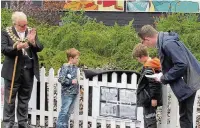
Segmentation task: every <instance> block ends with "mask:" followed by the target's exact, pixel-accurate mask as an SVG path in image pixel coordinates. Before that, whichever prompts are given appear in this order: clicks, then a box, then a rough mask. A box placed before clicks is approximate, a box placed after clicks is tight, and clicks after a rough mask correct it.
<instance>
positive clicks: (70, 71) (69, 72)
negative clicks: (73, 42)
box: [56, 48, 80, 128]
mask: <svg viewBox="0 0 200 128" xmlns="http://www.w3.org/2000/svg"><path fill="white" fill-rule="evenodd" d="M66 54H67V59H68V63H64V64H63V66H62V67H61V70H60V73H59V78H58V82H60V83H61V85H62V90H61V100H62V105H61V110H60V113H59V116H58V120H57V125H56V127H57V128H68V121H69V117H70V114H71V107H72V105H73V103H74V101H75V99H76V96H77V94H78V93H79V84H78V82H77V80H78V79H79V78H77V77H78V67H77V66H76V65H77V64H78V62H79V56H80V52H79V51H78V50H76V49H75V48H71V49H69V50H67V52H66Z"/></svg>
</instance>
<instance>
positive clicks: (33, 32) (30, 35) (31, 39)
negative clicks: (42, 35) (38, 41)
mask: <svg viewBox="0 0 200 128" xmlns="http://www.w3.org/2000/svg"><path fill="white" fill-rule="evenodd" d="M35 36H36V29H35V28H32V29H31V30H30V31H29V32H28V35H27V38H28V41H29V43H30V44H32V45H33V46H35Z"/></svg>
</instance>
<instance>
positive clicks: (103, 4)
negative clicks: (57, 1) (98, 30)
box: [64, 0, 124, 11]
mask: <svg viewBox="0 0 200 128" xmlns="http://www.w3.org/2000/svg"><path fill="white" fill-rule="evenodd" d="M64 9H70V10H75V11H79V10H85V11H124V1H123V0H66V1H65V5H64Z"/></svg>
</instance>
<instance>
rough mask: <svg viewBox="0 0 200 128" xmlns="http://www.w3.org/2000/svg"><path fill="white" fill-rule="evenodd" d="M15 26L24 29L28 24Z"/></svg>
mask: <svg viewBox="0 0 200 128" xmlns="http://www.w3.org/2000/svg"><path fill="white" fill-rule="evenodd" d="M17 26H19V27H21V28H24V27H26V26H28V24H24V25H20V24H17Z"/></svg>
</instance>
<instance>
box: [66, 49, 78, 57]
mask: <svg viewBox="0 0 200 128" xmlns="http://www.w3.org/2000/svg"><path fill="white" fill-rule="evenodd" d="M66 55H67V59H68V60H69V58H70V57H72V58H74V57H76V56H80V52H79V51H78V50H77V49H75V48H70V49H68V50H66Z"/></svg>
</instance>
